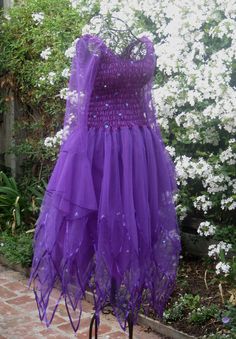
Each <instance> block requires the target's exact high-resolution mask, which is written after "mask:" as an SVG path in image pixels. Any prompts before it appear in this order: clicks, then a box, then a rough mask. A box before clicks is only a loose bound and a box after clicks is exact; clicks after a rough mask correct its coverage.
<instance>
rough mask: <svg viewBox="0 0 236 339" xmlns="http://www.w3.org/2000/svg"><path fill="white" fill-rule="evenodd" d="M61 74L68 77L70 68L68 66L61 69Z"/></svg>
mask: <svg viewBox="0 0 236 339" xmlns="http://www.w3.org/2000/svg"><path fill="white" fill-rule="evenodd" d="M61 75H62V76H63V77H64V78H69V77H70V69H69V68H64V69H63V71H62V72H61Z"/></svg>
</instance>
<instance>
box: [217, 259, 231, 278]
mask: <svg viewBox="0 0 236 339" xmlns="http://www.w3.org/2000/svg"><path fill="white" fill-rule="evenodd" d="M229 270H230V265H229V264H227V263H225V262H221V261H220V262H218V263H217V264H216V274H220V273H224V275H225V276H227V275H228V274H229Z"/></svg>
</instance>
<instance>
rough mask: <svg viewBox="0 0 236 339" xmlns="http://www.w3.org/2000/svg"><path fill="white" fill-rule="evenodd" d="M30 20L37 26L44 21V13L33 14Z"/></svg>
mask: <svg viewBox="0 0 236 339" xmlns="http://www.w3.org/2000/svg"><path fill="white" fill-rule="evenodd" d="M32 18H33V20H34V21H35V22H36V24H37V25H39V24H42V22H43V19H44V13H43V12H38V13H33V14H32Z"/></svg>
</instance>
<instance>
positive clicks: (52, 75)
mask: <svg viewBox="0 0 236 339" xmlns="http://www.w3.org/2000/svg"><path fill="white" fill-rule="evenodd" d="M55 76H56V73H55V72H49V73H48V80H49V82H50V84H51V85H54V78H55Z"/></svg>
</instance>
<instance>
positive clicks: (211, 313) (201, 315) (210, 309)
mask: <svg viewBox="0 0 236 339" xmlns="http://www.w3.org/2000/svg"><path fill="white" fill-rule="evenodd" d="M218 314H219V307H218V306H217V305H214V304H212V305H210V306H205V305H204V306H201V307H199V308H197V309H195V310H193V311H192V312H191V313H190V315H189V318H188V321H189V322H190V323H192V324H198V325H202V324H205V323H206V322H207V321H208V320H210V319H212V318H217V316H218Z"/></svg>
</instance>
